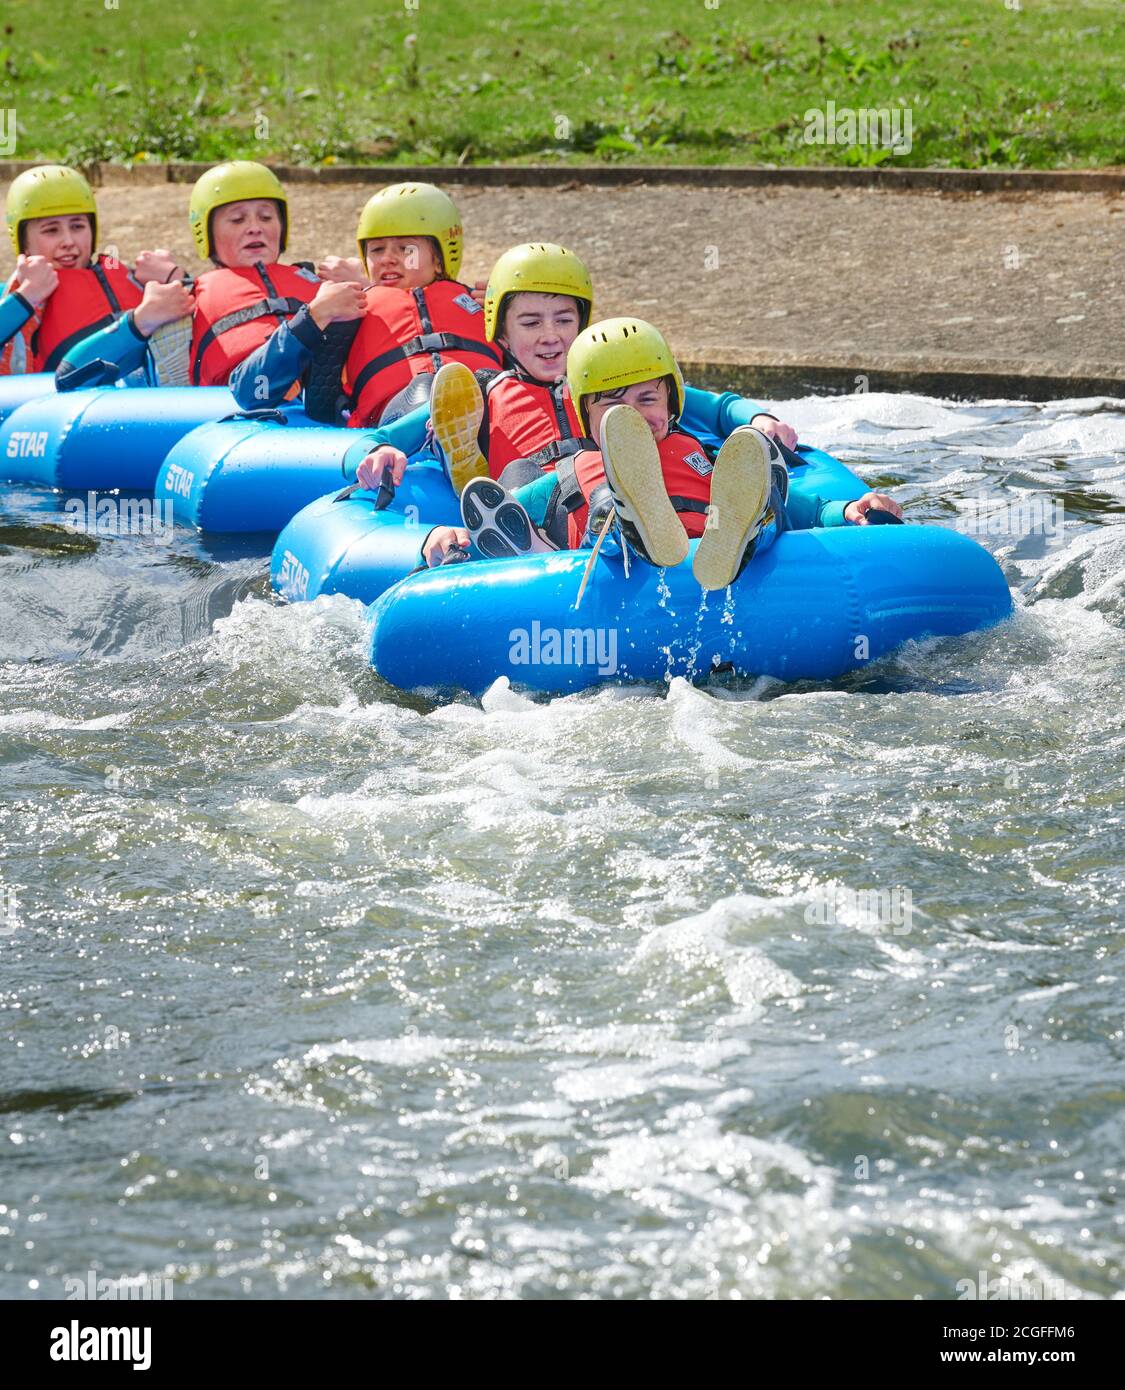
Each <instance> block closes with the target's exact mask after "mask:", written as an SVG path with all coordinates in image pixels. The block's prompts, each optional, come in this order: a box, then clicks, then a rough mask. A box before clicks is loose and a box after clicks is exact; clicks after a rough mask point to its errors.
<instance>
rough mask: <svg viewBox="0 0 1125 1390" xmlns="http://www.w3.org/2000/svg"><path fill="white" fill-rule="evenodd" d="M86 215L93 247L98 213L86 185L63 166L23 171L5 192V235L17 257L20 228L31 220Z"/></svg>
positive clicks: (75, 170)
mask: <svg viewBox="0 0 1125 1390" xmlns="http://www.w3.org/2000/svg"><path fill="white" fill-rule="evenodd" d="M83 212H84V213H86V214H87V215H88V216H89V218H90V226H91V227H92V228H93V233H94V235H93V244H94V246H95V247H96V246H97V244H98V209H97V205H96V204H95V202H94V195H93V193H91V192H90V185H89V184H88V183H87V182H86V180H85V179H84V178H83V177H82V175H81V174H80V173H79V172H78V170H77V169H68V168H67V167H66V165H65V164H40V165H39V166H38V168H36V169H26V170H25V171H24V172H23V173H22V174H20V175H19V177H18V178H15V179H13V180H12V186H11V187H10V188H9V189H8V202H7V213H8V235H9V236H10V237H11V240H12V250H13V251H14V252H15V253H16V255H17V256H18V255H19V254H20V251H21V250H22V249H23V248H22V247H21V246H20V228H21V227H22V226H23V224H24V223H25V222H28V221H30V220H31V218H33V217H70V216H71V215H72V214H74V213H83Z"/></svg>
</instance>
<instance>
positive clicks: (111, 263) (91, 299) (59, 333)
mask: <svg viewBox="0 0 1125 1390" xmlns="http://www.w3.org/2000/svg"><path fill="white" fill-rule="evenodd" d="M58 276H59V283H58V284H57V285H56V286H55V288H54V290H53V291H52V292H51V296H50V298H49V299H47V300H46V301H45V302H44V304H43V308H42V310H41V311H40V319H39V326H38V328H36V329H35V330H34V331H33V333H32V335H31V349H32V354H33V365H32V369H31V370H32V371H35V372H53V371H54V370H55V368H56V367H57V366H58V365H59V363H60V362H61V361H62V360H63V358H64V357H65V356H66V354H67V352H68V351H69V350H70V349H71V348H72V347H73V346H74V344H75V343H80V342H81V341H82V339H83V338H88V337H89V336H90V334H91V333H96V332H97V331H98V329H100V328H108V326H109V325H110V324H111V323H113V322H114V320H115V319H118V318H120V316H121V315H122V314H123V313H125V312H126V311H127V310H129V309H135V308H136V307H137V305H138V304H139V303H140V302H141V296H142V295H143V294H144V290H143V289H142V288H141V287H140V285H138V284H137V283H136V281H135V280H133V279H132V277H131V276H130V274H129V271H128V270H127V269H126V267H125V266H123V265H122V264H121V262H120V261H115V260H112V259H111V258H109V257H107V256H98V257H96V258H95V259H94V261H93V262H92V263H91V264H90V266H89V268H88V269H85V270H60V271H59V272H58Z"/></svg>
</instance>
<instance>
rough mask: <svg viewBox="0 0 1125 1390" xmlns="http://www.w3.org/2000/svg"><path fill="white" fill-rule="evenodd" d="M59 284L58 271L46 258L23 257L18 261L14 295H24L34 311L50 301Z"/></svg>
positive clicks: (13, 287) (13, 288)
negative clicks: (46, 301)
mask: <svg viewBox="0 0 1125 1390" xmlns="http://www.w3.org/2000/svg"><path fill="white" fill-rule="evenodd" d="M58 283H59V276H58V271H57V270H55V268H54V267H53V266H52V265H51V262H50V261H49V260H48V259H47V257H46V256H23V255H21V256H20V257H19V258H18V259H17V261H16V278H15V281H14V282H13V284H12V292H13V293H14V294H22V295H23V297H24V299H26V300H27V302H28V303H29V304H30V305H31V307H32V308H33V309H38V308H39V306H40V304H42V303H43V302H44V301H45V300H47V299H49V298H50V296H51V295H52V294H53V293H54V291H55V288H56V286H57V285H58Z"/></svg>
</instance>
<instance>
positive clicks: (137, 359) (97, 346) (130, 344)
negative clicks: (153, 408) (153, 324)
mask: <svg viewBox="0 0 1125 1390" xmlns="http://www.w3.org/2000/svg"><path fill="white" fill-rule="evenodd" d="M95 362H101V363H102V364H103V370H102V371H101V373H100V374H97V373H95V374H94V375H93V376H92V377H90V378H88V379H86V380H85V381H84V385H86V386H109V385H111V384H112V383H113V382H115V381H116V380H117V379H118V378H119V377H123V376H127V375H128V374H129V373H130V372H135V371H136V370H137V369H138V368H142V367H143V368H144V370H145V375H146V377H152V376H153V373H152V364H151V359H150V358H149V355H148V339H147V338H144V337H142V336H141V334H140V333H138V332H137V330H136V328H134V327H133V311H132V309H130V310H129V312H128V313H127V314H122V316H121V317H120V318H119V319H118V320H117V321H116V323H111V324H110V325H109V326H108V327H107V328H102V329H99V331H98V332H97V333H91V334H90V336H89V337H88V338H83V339H82V341H81V342H79V343H75V344H74V346H73V347H72V348H70V349H69V351H68V352H67V354H66V356H65V357H64V358H63V360H62V361H61V362H60V363H59V365H58V369H57V371H56V372H55V380H56V382H57V383H58V384H59V387H60V389H64V390H65V387H66V381H67V378H68V377H70V376H71V375H72V374H73V373H74V372H76V371H77V370H78V369H79V368H80V367H85V366H87V365H88V364H91V363H95ZM91 371H93V368H92V367H91Z"/></svg>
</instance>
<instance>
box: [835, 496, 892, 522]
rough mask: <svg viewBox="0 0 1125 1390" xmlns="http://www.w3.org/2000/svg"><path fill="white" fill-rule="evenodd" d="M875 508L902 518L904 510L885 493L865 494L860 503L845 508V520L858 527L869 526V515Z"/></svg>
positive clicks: (853, 503) (850, 504) (849, 504)
mask: <svg viewBox="0 0 1125 1390" xmlns="http://www.w3.org/2000/svg"><path fill="white" fill-rule="evenodd" d="M873 507H878V508H879V510H880V511H884V512H890V513H891V514H892V515H893V516H898V517H901V516H902V508H901V507H900V506H899V505H898V503H897V502H896V501H895V499H894V498H893V497H888V496H887V494H886V493H885V492H865V493H864V495H863V496H862V497H861V498H860V499H859V501H858V502H849V503H848V505H847V506H846V507H845V508H844V520H845V521H851V522H854V523H855V525H856V526H868V525H870V522H869V521H868V520H867V513H868V512H869V511H871V509H872V508H873Z"/></svg>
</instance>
